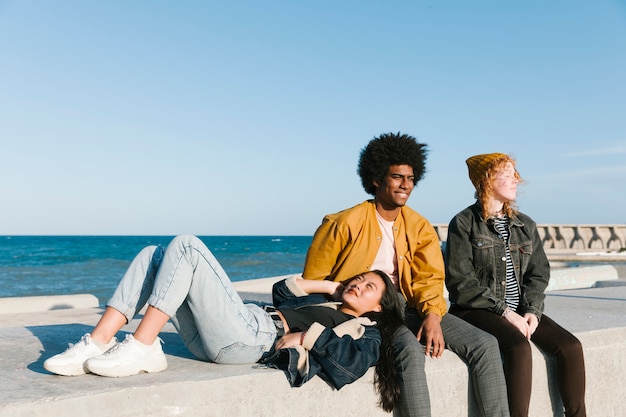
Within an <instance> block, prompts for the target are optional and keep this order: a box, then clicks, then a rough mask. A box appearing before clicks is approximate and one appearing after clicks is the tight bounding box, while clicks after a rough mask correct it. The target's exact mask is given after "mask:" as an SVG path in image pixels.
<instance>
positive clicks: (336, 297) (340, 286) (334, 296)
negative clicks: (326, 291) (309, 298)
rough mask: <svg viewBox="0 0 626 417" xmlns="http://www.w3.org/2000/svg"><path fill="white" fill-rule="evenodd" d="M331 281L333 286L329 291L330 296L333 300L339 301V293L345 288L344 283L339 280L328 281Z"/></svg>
mask: <svg viewBox="0 0 626 417" xmlns="http://www.w3.org/2000/svg"><path fill="white" fill-rule="evenodd" d="M329 282H332V284H333V286H334V288H332V290H331V291H330V298H332V299H333V300H334V301H341V294H342V293H343V290H344V289H345V287H344V285H343V284H342V283H341V282H335V281H329Z"/></svg>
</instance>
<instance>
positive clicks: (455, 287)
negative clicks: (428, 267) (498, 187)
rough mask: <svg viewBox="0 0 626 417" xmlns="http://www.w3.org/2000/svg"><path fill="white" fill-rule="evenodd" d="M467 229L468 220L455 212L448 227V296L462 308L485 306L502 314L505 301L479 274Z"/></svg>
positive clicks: (468, 228) (469, 228) (469, 227)
mask: <svg viewBox="0 0 626 417" xmlns="http://www.w3.org/2000/svg"><path fill="white" fill-rule="evenodd" d="M470 221H471V220H470ZM470 232H471V226H470V225H469V221H468V220H466V219H463V218H461V217H459V216H455V217H454V218H453V219H452V221H451V222H450V225H449V227H448V239H447V241H446V285H447V287H448V291H449V293H450V300H451V301H453V302H454V303H456V304H457V305H458V306H460V307H462V308H477V309H486V310H489V311H492V312H494V313H496V314H498V315H502V313H504V311H505V310H506V303H505V302H504V300H500V299H498V298H497V297H496V296H495V294H494V293H493V291H492V290H491V288H490V287H488V286H487V285H484V284H482V283H481V280H480V279H479V278H478V275H477V271H476V269H475V266H474V250H473V247H472V238H471V235H470Z"/></svg>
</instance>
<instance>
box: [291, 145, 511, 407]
mask: <svg viewBox="0 0 626 417" xmlns="http://www.w3.org/2000/svg"><path fill="white" fill-rule="evenodd" d="M426 155H427V146H426V145H425V144H423V143H419V142H417V141H416V139H415V138H414V137H412V136H409V135H406V134H401V133H385V134H382V135H380V136H378V137H375V138H374V139H372V140H371V141H370V142H369V143H368V144H367V145H366V146H365V147H364V148H363V149H362V150H361V155H360V159H359V165H358V174H359V176H360V177H361V183H362V185H363V188H364V189H365V191H366V192H367V193H368V194H371V195H372V196H373V197H374V198H373V199H371V200H367V201H364V202H362V203H360V204H358V205H356V206H354V207H351V208H348V209H346V210H343V211H340V212H338V213H335V214H329V215H326V216H325V217H324V219H323V221H322V224H321V225H320V226H319V228H318V229H317V231H316V232H315V235H314V236H313V241H312V243H311V246H310V247H309V250H308V252H307V256H306V262H305V266H304V272H303V273H302V276H303V277H304V278H306V279H318V280H322V279H328V280H333V281H343V280H345V279H348V278H350V277H352V276H354V275H357V274H359V273H363V272H365V271H371V270H375V269H379V270H382V271H384V272H386V273H387V274H388V275H389V276H390V277H391V278H392V280H393V282H394V284H395V285H396V287H397V289H398V292H399V294H401V295H402V300H403V301H404V302H405V303H406V322H407V326H408V327H404V326H403V327H401V328H400V330H398V331H397V332H396V333H395V335H394V343H393V347H392V349H393V351H390V352H381V356H382V355H386V354H387V355H394V357H395V362H396V368H397V370H398V372H399V375H397V378H398V379H399V388H400V392H399V401H397V407H396V409H395V410H394V415H401V416H420V417H423V416H430V414H431V409H430V399H429V394H428V386H427V384H426V374H425V372H424V365H425V363H426V359H425V358H426V357H430V358H438V357H440V356H441V355H442V354H443V351H444V349H445V348H446V347H447V348H448V349H449V350H451V351H453V352H455V353H457V354H458V355H459V356H460V357H461V358H462V359H463V360H464V361H465V362H466V363H467V365H468V368H469V374H470V380H471V385H472V391H473V394H474V396H475V400H476V401H474V403H475V404H476V406H477V408H478V410H476V411H478V414H480V415H482V416H488V417H494V416H496V417H497V416H508V415H509V411H508V410H509V408H508V403H507V394H506V385H505V379H504V373H503V370H502V365H501V359H500V351H499V349H498V343H497V341H496V339H495V338H494V337H493V336H491V335H490V334H488V333H486V332H482V331H479V330H478V329H477V328H475V327H473V326H472V325H470V324H468V323H467V322H465V321H463V320H461V319H459V318H457V317H455V316H453V315H449V314H446V311H447V304H446V300H445V299H444V295H443V290H444V278H445V272H444V271H445V268H444V261H443V255H442V251H441V248H440V245H439V238H438V236H437V233H436V231H435V229H434V228H433V226H432V225H431V224H430V223H429V221H428V220H427V219H426V218H424V217H423V216H422V215H420V214H419V213H417V212H416V211H414V210H413V209H411V208H410V207H408V206H407V205H406V203H407V200H408V199H409V196H410V195H411V192H412V191H413V188H414V187H415V185H416V184H417V182H418V181H420V180H421V179H422V177H423V175H424V172H425V161H426Z"/></svg>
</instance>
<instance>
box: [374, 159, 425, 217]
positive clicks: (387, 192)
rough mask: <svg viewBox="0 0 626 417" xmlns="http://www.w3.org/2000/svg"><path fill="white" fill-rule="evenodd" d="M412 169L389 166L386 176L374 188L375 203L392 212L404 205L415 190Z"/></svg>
mask: <svg viewBox="0 0 626 417" xmlns="http://www.w3.org/2000/svg"><path fill="white" fill-rule="evenodd" d="M414 179H415V176H414V175H413V167H412V166H410V165H391V166H390V167H389V170H388V171H387V175H385V177H384V178H383V179H382V181H381V182H378V181H376V182H374V185H375V186H376V202H377V203H378V204H381V205H382V206H383V208H385V209H386V210H393V209H396V208H399V207H403V206H404V205H406V202H407V200H408V199H409V197H410V196H411V191H413V188H415V183H414V182H413V181H414Z"/></svg>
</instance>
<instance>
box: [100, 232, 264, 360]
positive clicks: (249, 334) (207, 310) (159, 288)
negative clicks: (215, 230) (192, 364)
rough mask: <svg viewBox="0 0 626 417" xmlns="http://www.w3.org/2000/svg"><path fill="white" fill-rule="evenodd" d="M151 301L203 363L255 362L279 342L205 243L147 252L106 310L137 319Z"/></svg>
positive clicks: (180, 241)
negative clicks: (243, 297) (110, 309)
mask: <svg viewBox="0 0 626 417" xmlns="http://www.w3.org/2000/svg"><path fill="white" fill-rule="evenodd" d="M146 303H148V304H149V305H151V306H153V307H156V308H158V309H159V310H161V311H162V312H164V313H165V314H167V315H168V316H170V317H171V321H172V323H173V324H174V327H175V328H176V330H177V331H178V333H179V334H180V336H181V338H182V340H183V343H184V344H185V346H186V347H187V349H189V351H190V352H191V353H192V354H193V355H194V356H196V357H197V358H198V359H201V360H204V361H210V362H216V363H226V364H237V363H254V362H256V361H258V360H259V359H260V358H261V357H262V356H263V354H264V353H266V352H269V351H270V350H271V348H272V346H273V344H274V340H275V339H276V327H275V326H274V322H273V321H272V319H271V317H270V316H269V315H268V314H267V313H266V312H265V311H264V310H263V309H262V308H260V307H259V306H257V305H254V304H244V303H243V301H242V300H241V298H240V297H239V295H238V294H237V291H235V289H234V288H233V285H232V282H231V281H230V279H229V278H228V275H226V272H224V270H223V269H222V267H221V265H220V264H219V262H218V261H217V259H215V257H214V256H213V254H212V253H211V251H210V250H209V249H208V248H207V247H206V246H205V245H204V243H202V241H201V240H200V239H198V238H197V237H195V236H191V235H182V236H177V237H176V238H174V239H173V240H172V242H171V243H170V244H169V245H168V247H167V249H165V250H164V249H163V248H162V247H160V246H148V247H146V248H144V249H143V250H142V251H141V252H139V254H137V256H136V257H135V259H134V260H133V261H132V262H131V264H130V266H129V268H128V270H127V271H126V273H125V274H124V277H123V278H122V280H121V281H120V283H119V285H118V287H117V289H116V290H115V293H114V294H113V297H112V298H111V299H110V300H109V301H108V303H107V306H108V307H112V308H114V309H116V310H118V311H119V312H120V313H122V314H123V315H124V316H126V320H127V321H130V320H132V319H133V318H134V317H135V316H136V315H137V313H138V312H139V311H140V310H141V309H142V308H143V307H144V306H145V304H146Z"/></svg>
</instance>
